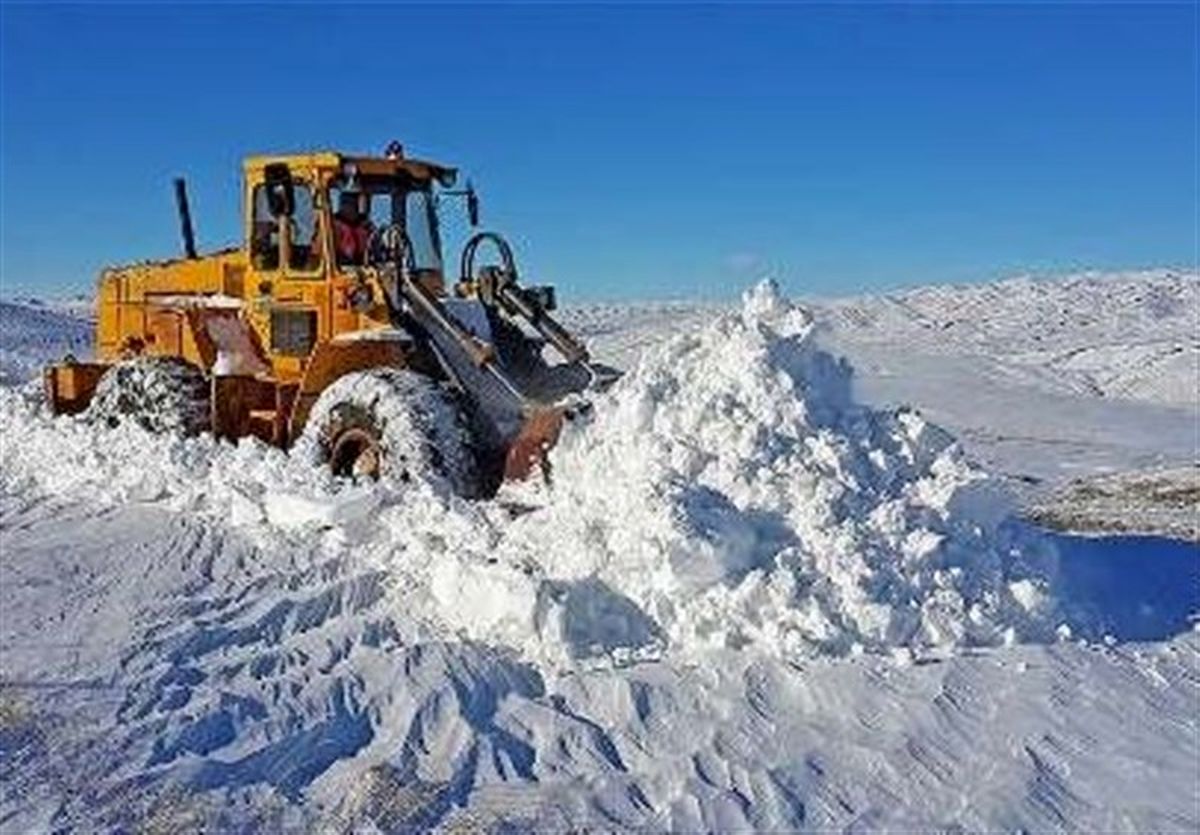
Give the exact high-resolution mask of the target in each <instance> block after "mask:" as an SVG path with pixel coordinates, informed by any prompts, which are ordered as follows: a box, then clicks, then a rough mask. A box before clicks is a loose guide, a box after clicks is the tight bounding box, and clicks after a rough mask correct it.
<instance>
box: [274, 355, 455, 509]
mask: <svg viewBox="0 0 1200 835" xmlns="http://www.w3.org/2000/svg"><path fill="white" fill-rule="evenodd" d="M296 445H297V449H298V450H300V451H301V454H307V455H308V456H310V458H312V459H314V460H315V463H317V464H319V465H322V466H327V467H329V468H330V469H331V470H332V471H333V474H334V475H336V476H347V477H353V478H371V479H378V480H381V481H385V482H389V483H391V484H393V485H397V486H399V485H403V484H408V483H411V482H413V481H417V480H421V481H427V482H435V483H437V482H440V483H443V484H447V485H448V486H449V487H450V488H451V490H452V491H454V492H456V493H458V494H460V495H467V496H471V495H474V494H475V493H476V490H477V478H476V472H475V457H474V453H473V451H472V449H471V445H470V436H469V433H468V431H467V429H466V423H465V421H464V419H463V416H462V412H461V410H460V409H459V406H458V403H457V402H456V400H455V398H454V397H453V396H452V395H451V394H450V392H448V391H446V390H445V389H444V388H442V387H441V386H440V385H438V383H437V382H436V381H434V380H431V379H430V378H428V377H425V376H424V375H421V374H417V373H415V372H412V371H405V370H398V369H375V370H372V371H356V372H353V373H350V374H346V375H345V376H343V377H340V378H339V379H337V380H335V381H334V382H333V383H332V384H331V385H330V386H329V387H328V388H326V389H325V391H324V392H322V393H321V396H320V397H319V398H317V402H316V404H315V405H314V406H313V410H312V412H311V413H310V415H309V419H308V424H307V426H306V427H305V429H304V432H303V434H302V435H301V437H300V439H299V440H297V442H296Z"/></svg>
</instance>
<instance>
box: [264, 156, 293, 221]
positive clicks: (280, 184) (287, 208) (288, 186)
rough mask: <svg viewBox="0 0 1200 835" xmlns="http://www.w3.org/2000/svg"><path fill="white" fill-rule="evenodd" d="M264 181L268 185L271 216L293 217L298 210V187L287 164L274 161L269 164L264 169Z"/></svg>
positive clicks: (268, 204)
mask: <svg viewBox="0 0 1200 835" xmlns="http://www.w3.org/2000/svg"><path fill="white" fill-rule="evenodd" d="M263 182H264V184H265V185H266V187H267V207H268V208H269V209H270V210H271V216H272V217H276V218H278V217H280V216H282V215H286V216H287V217H291V216H292V215H293V214H294V213H295V211H296V187H295V185H294V184H293V183H292V172H291V170H290V169H289V168H288V167H287V164H286V163H282V162H273V163H271V164H270V165H268V166H267V167H266V168H265V169H263Z"/></svg>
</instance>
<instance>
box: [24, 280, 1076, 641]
mask: <svg viewBox="0 0 1200 835" xmlns="http://www.w3.org/2000/svg"><path fill="white" fill-rule="evenodd" d="M850 375H851V371H850V368H849V367H848V365H847V364H846V363H845V362H844V361H841V360H838V359H835V358H834V357H833V356H831V355H830V354H828V353H826V352H824V351H822V350H821V349H820V348H819V347H818V346H817V345H816V344H815V342H814V339H813V323H812V319H811V317H810V316H809V314H808V313H807V312H806V311H804V310H803V309H801V308H798V307H795V306H793V305H792V304H790V303H789V302H787V301H785V300H784V299H782V298H780V296H779V294H778V291H777V289H776V288H775V287H774V285H772V284H769V283H767V284H763V285H761V286H759V287H758V288H756V289H755V290H754V291H752V292H750V293H749V294H747V296H746V298H745V300H744V304H743V306H742V309H741V310H740V311H738V312H733V313H728V314H724V315H720V316H718V317H717V318H715V319H714V320H713V321H712V322H711V323H710V324H709V325H707V326H706V327H703V328H700V329H699V330H697V331H696V332H693V333H688V334H686V335H680V336H677V337H675V338H674V339H672V340H671V341H669V342H668V343H666V344H664V345H662V346H660V347H659V348H657V349H654V350H652V351H650V352H648V353H647V354H645V355H644V356H643V357H642V359H641V361H640V362H639V363H638V364H637V366H636V367H635V368H634V369H633V370H632V371H631V372H630V373H629V374H628V375H626V377H625V378H624V379H623V380H622V381H620V382H619V383H618V384H617V385H616V386H615V387H614V389H613V390H611V391H610V392H609V393H608V394H607V395H604V396H603V397H601V398H600V399H599V400H598V402H596V403H595V408H594V412H593V414H592V417H591V419H590V420H588V421H586V422H582V423H579V424H577V425H574V426H572V427H570V428H569V430H568V431H567V432H565V433H564V436H563V438H562V441H561V443H560V445H559V446H558V448H557V449H556V450H554V452H553V453H552V458H551V465H552V471H553V473H554V479H553V484H552V485H549V486H547V487H542V488H532V487H523V488H520V489H516V490H514V491H513V494H514V495H508V496H504V497H502V499H501V500H500V501H496V502H478V503H470V502H466V501H463V500H461V499H458V498H456V497H454V496H453V495H450V494H449V493H448V492H447V491H444V490H436V489H432V488H431V487H430V486H428V485H422V484H412V485H409V486H407V487H402V488H397V486H396V485H389V484H386V483H381V484H361V483H360V484H351V483H349V482H346V481H338V480H335V479H332V478H330V477H329V476H328V475H327V474H326V473H325V472H323V471H318V470H317V469H315V468H314V467H312V465H311V463H310V461H309V458H310V457H311V456H310V455H307V454H306V452H305V448H304V446H303V445H301V447H300V448H298V449H297V451H296V452H295V454H292V455H286V454H284V453H281V452H279V451H277V450H271V449H268V448H266V447H264V446H263V445H261V444H259V443H257V442H255V441H252V440H246V441H243V442H241V443H240V444H238V445H237V446H232V445H230V444H227V443H218V442H215V441H214V440H213V439H212V438H211V437H209V436H203V437H201V438H196V439H180V438H161V437H155V436H152V435H149V434H146V433H144V432H141V431H140V430H138V429H137V428H136V427H129V426H121V427H117V428H116V429H107V428H104V427H97V426H88V425H86V424H84V423H82V422H80V421H76V420H74V419H71V418H50V417H48V416H46V415H45V413H44V411H40V410H39V408H38V407H37V406H36V404H35V403H34V402H32V401H31V400H30V399H29V398H28V397H27V396H26V395H24V394H18V393H16V392H10V393H6V394H5V395H4V396H3V397H0V430H3V434H4V436H5V437H6V438H8V439H13V440H14V441H16V443H6V444H5V445H4V448H3V450H2V455H0V465H2V466H0V486H4V487H5V488H6V489H9V490H14V489H18V487H19V488H20V489H22V490H24V489H27V488H28V486H29V483H30V482H32V483H34V484H35V485H40V487H41V489H42V490H43V491H45V492H52V493H59V494H70V495H81V496H86V497H87V498H88V499H90V500H92V501H95V500H97V499H100V500H102V501H103V500H104V499H105V497H107V498H108V500H109V501H111V502H113V503H124V502H128V501H130V500H135V501H142V502H152V503H159V504H166V505H167V506H170V507H173V508H176V509H180V510H186V511H188V512H191V513H200V514H204V515H209V516H212V517H216V518H220V519H222V520H224V521H226V522H228V523H230V524H232V525H234V526H237V527H240V528H243V529H244V530H246V531H247V532H249V533H250V534H251V535H252V536H253V537H255V538H256V540H257V541H258V542H259V543H260V544H261V545H262V547H263V549H264V552H267V553H275V552H279V551H281V550H282V551H284V552H286V550H287V548H286V547H284V548H282V549H281V548H280V544H281V542H286V541H287V539H288V538H295V540H296V541H297V542H300V541H304V542H306V543H311V542H312V541H314V535H316V537H317V538H319V540H320V542H321V545H320V547H321V548H324V549H326V550H327V551H328V552H329V554H330V556H331V557H333V556H346V555H349V556H350V557H351V558H352V559H354V560H357V561H359V562H360V563H361V564H365V565H369V566H372V567H374V568H381V569H383V570H384V571H385V573H386V576H387V577H388V595H389V597H390V599H391V600H392V601H393V604H392V605H393V606H394V607H395V609H396V611H397V612H401V613H403V614H404V615H405V617H407V618H410V619H411V620H413V621H414V622H415V623H419V624H422V625H423V626H422V627H421V628H422V629H427V630H429V634H431V635H433V636H435V637H436V636H439V635H441V636H444V635H446V634H452V635H456V636H459V637H463V638H470V639H475V640H480V641H485V642H490V643H493V644H500V645H506V646H509V647H513V648H515V649H517V650H518V651H519V652H521V653H522V654H523V655H524V656H525V657H527V658H530V659H533V660H540V661H544V662H547V663H551V664H560V663H567V664H569V663H574V662H575V661H577V660H579V659H614V660H617V661H620V660H625V659H630V658H639V657H649V656H658V655H662V654H664V653H669V654H688V653H692V652H699V651H704V650H707V649H711V648H735V649H737V648H743V647H753V648H755V649H756V650H758V651H761V652H765V653H768V654H772V655H777V656H781V657H788V658H792V657H797V656H801V657H802V656H808V655H813V654H834V655H842V654H851V653H856V652H859V651H863V650H870V651H880V652H889V651H897V652H899V653H901V654H902V655H903V654H905V653H906V652H908V651H910V650H911V651H915V652H928V651H931V650H940V649H946V648H951V647H954V646H960V645H978V644H992V643H999V642H1007V641H1011V640H1014V639H1018V638H1041V637H1045V636H1047V635H1048V629H1049V627H1050V626H1052V625H1053V624H1052V621H1051V620H1050V618H1051V615H1052V598H1051V596H1050V594H1049V588H1048V582H1047V575H1046V574H1045V571H1044V569H1045V567H1046V566H1047V564H1048V558H1049V547H1048V546H1047V545H1045V544H1044V541H1043V540H1042V539H1041V538H1039V537H1037V536H1035V535H1033V534H1031V533H1029V532H1028V529H1026V528H1023V527H1022V526H1020V525H1018V524H1017V523H1015V522H1013V521H1011V519H1010V516H1009V514H1008V506H1007V502H1006V501H1005V499H1004V498H1003V496H1002V494H1001V493H1000V491H999V489H998V488H997V487H996V486H995V484H994V482H993V481H992V480H991V479H990V478H989V477H988V476H987V475H986V474H985V473H983V472H982V471H980V470H979V469H977V468H976V467H974V466H973V465H972V464H970V463H969V462H968V461H967V460H965V458H964V456H963V455H962V453H961V452H960V450H959V448H958V447H957V445H956V444H955V443H954V442H953V440H952V439H951V438H950V437H949V436H948V435H947V434H946V433H945V432H943V431H941V430H940V429H938V428H937V427H935V426H932V425H930V424H928V423H926V422H925V421H924V420H923V419H922V418H921V417H920V416H919V415H917V414H915V413H913V412H904V411H902V412H879V411H873V410H870V409H868V408H865V407H863V406H861V405H857V404H855V403H854V402H853V401H852V399H851V397H850V385H849V382H850ZM18 439H19V440H18ZM513 498H516V499H519V500H521V501H522V502H524V503H526V504H531V505H533V509H531V510H528V511H527V512H524V513H521V514H519V515H515V517H514V514H513V512H512V511H511V507H512V506H511V504H510V500H511V499H513Z"/></svg>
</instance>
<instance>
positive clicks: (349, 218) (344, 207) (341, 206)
mask: <svg viewBox="0 0 1200 835" xmlns="http://www.w3.org/2000/svg"><path fill="white" fill-rule="evenodd" d="M360 197H361V195H360V194H359V193H358V192H357V191H342V192H339V193H338V207H337V214H338V217H340V218H341V219H342V220H345V221H346V222H348V223H357V222H358V221H359V220H360V219H361V218H362V207H361V205H360V204H359V198H360Z"/></svg>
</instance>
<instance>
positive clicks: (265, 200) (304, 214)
mask: <svg viewBox="0 0 1200 835" xmlns="http://www.w3.org/2000/svg"><path fill="white" fill-rule="evenodd" d="M269 188H271V186H268V185H266V184H263V183H260V184H259V185H257V186H255V187H254V212H253V216H252V220H251V225H252V228H251V230H250V255H251V260H252V261H253V263H254V266H255V267H257V268H258V269H260V270H277V269H279V261H280V257H281V256H280V249H281V247H280V245H279V229H280V224H279V220H278V219H277V218H275V217H272V215H271V205H270V200H269V195H268V189H269ZM294 188H295V195H296V210H295V212H293V213H292V216H291V218H290V219H289V222H288V233H289V234H288V243H289V249H290V255H289V257H288V269H289V270H292V271H295V272H316V271H318V270H319V269H320V268H321V237H320V233H319V230H318V225H317V213H316V209H315V207H314V205H313V192H312V189H311V188H309V187H308V185H306V184H305V183H301V182H297V183H295V186H294Z"/></svg>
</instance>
